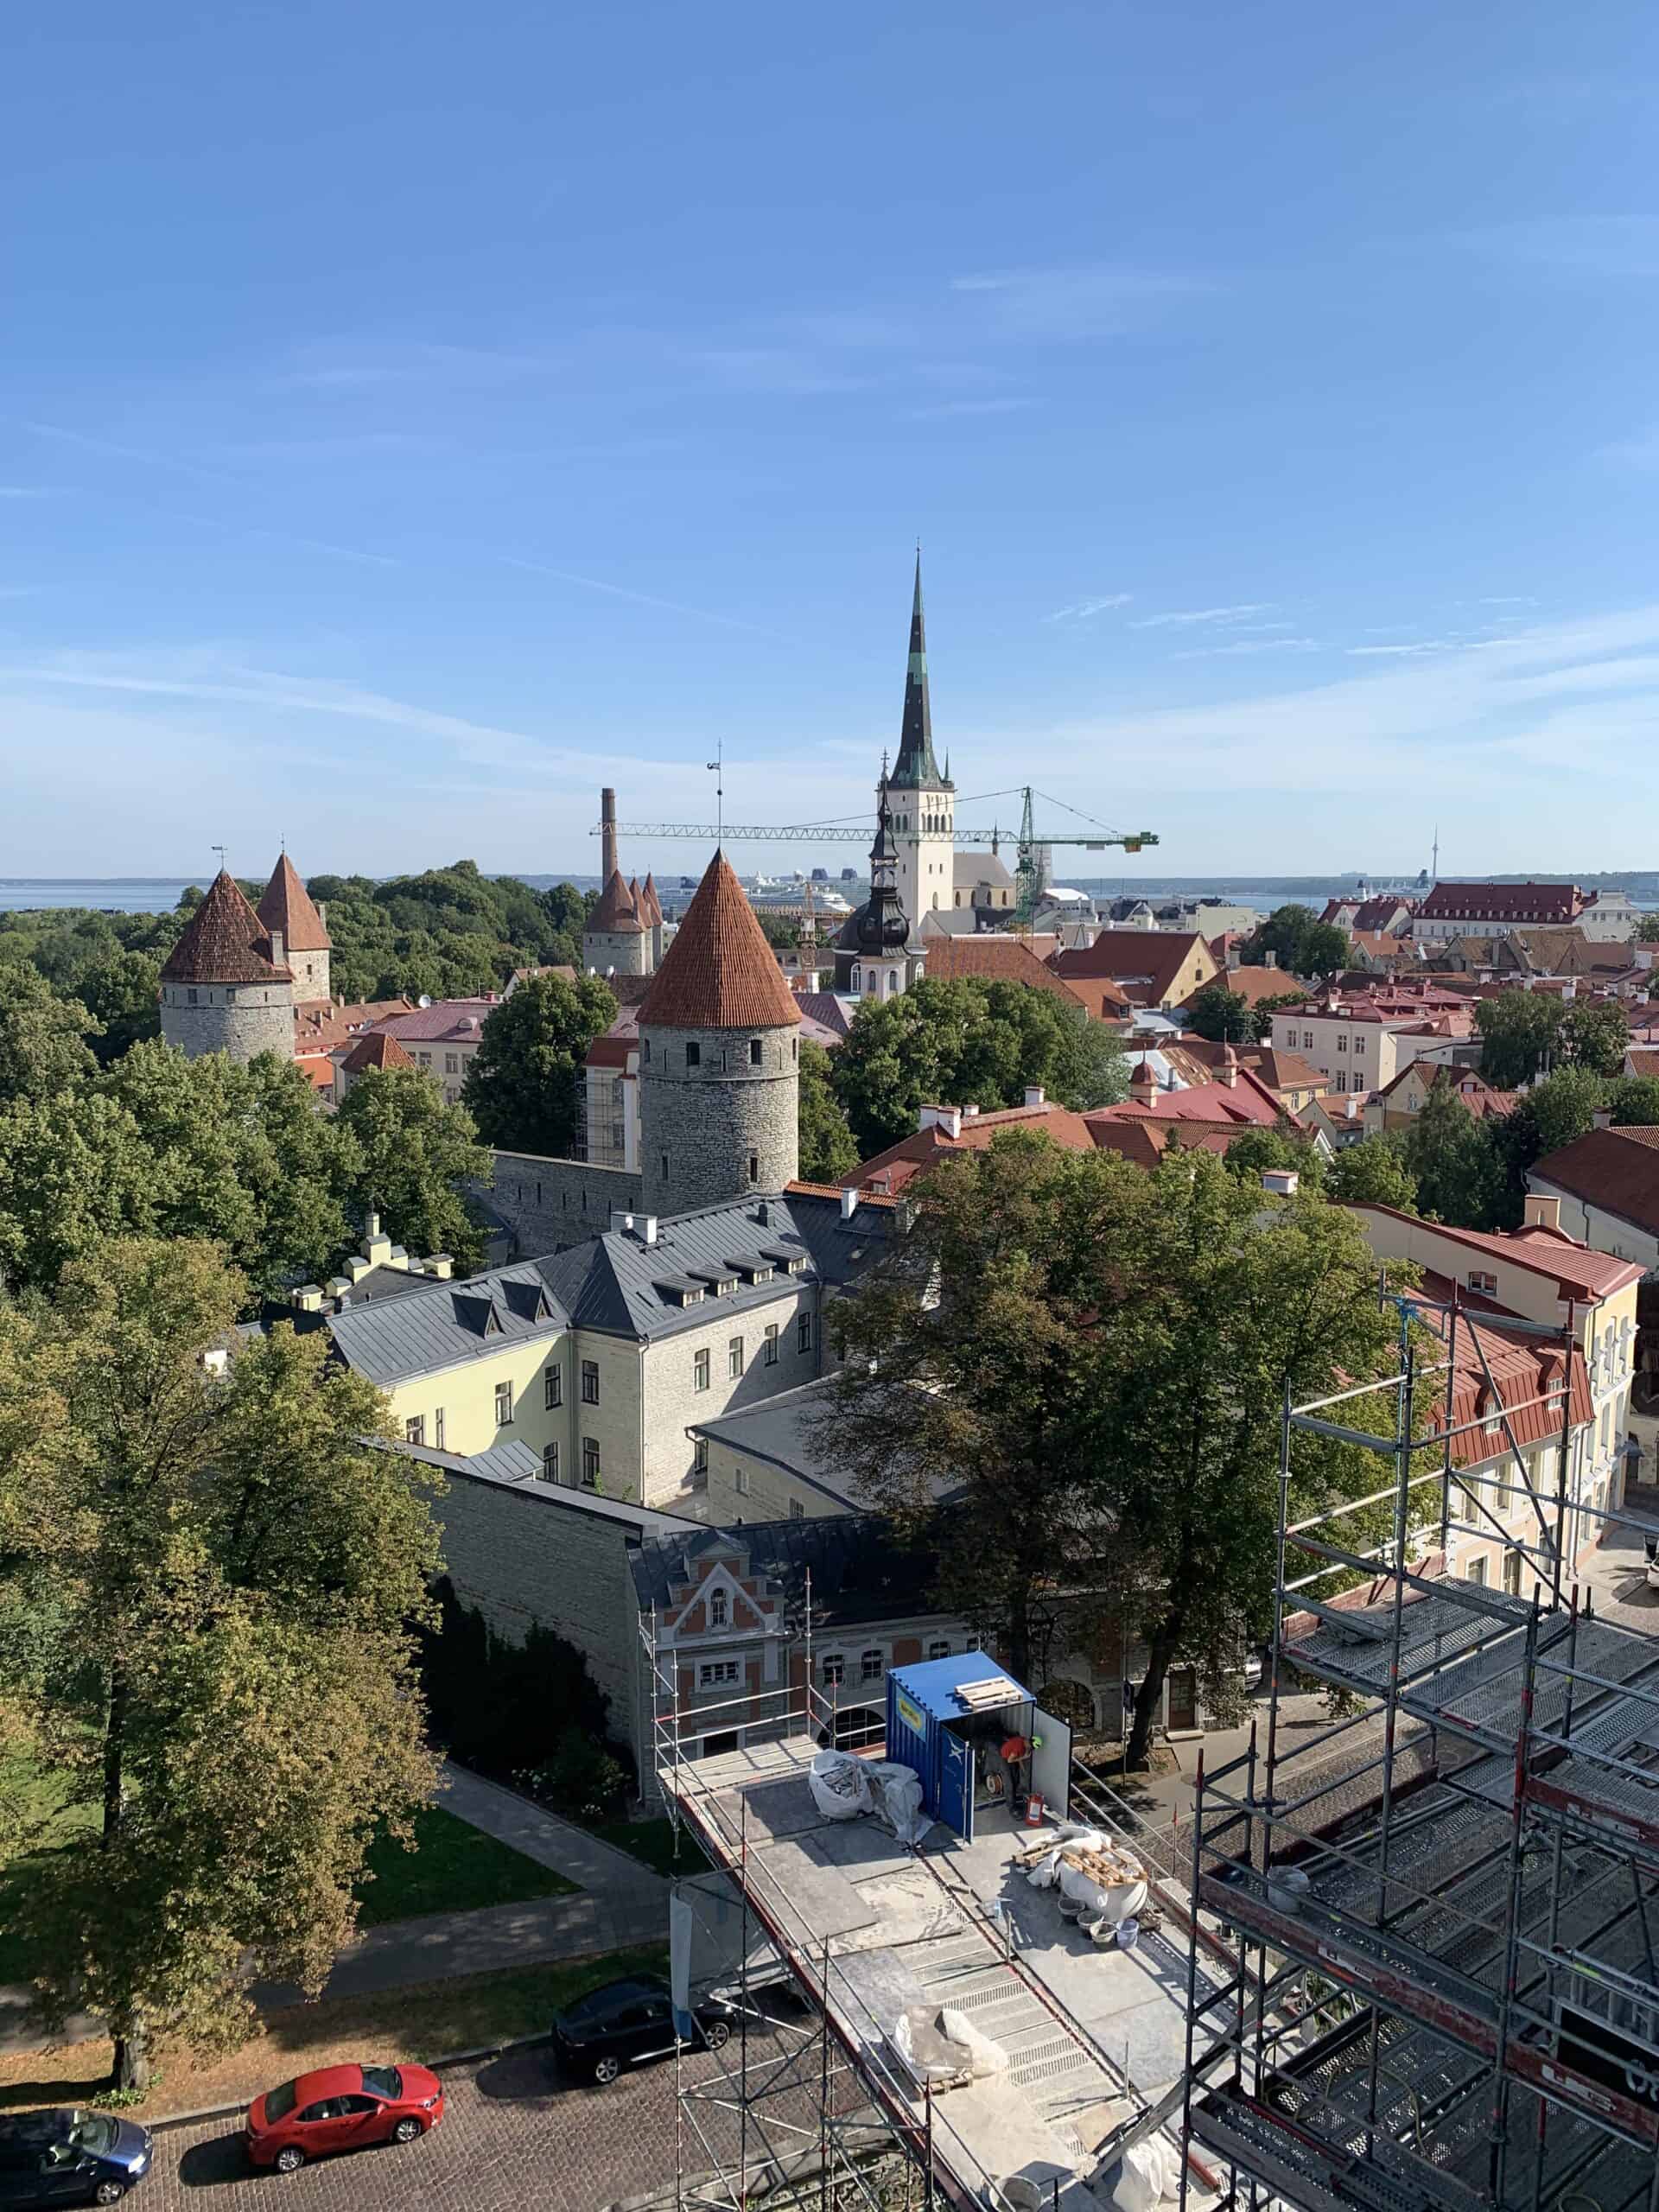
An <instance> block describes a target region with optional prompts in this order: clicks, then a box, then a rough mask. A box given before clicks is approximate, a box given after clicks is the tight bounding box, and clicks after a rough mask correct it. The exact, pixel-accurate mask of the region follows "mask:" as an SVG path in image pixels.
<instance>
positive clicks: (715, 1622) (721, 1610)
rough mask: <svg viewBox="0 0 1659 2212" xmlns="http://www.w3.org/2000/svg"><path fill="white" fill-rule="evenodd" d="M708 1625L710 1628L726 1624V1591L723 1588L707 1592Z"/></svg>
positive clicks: (721, 1626)
mask: <svg viewBox="0 0 1659 2212" xmlns="http://www.w3.org/2000/svg"><path fill="white" fill-rule="evenodd" d="M725 1625H726V1592H724V1591H723V1590H711V1591H710V1592H709V1627H710V1628H724V1627H725Z"/></svg>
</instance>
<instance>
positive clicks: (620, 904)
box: [585, 868, 645, 936]
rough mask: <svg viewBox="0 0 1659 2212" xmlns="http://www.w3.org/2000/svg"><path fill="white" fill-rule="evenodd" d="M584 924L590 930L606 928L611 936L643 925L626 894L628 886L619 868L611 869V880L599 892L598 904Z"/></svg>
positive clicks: (640, 927) (641, 927)
mask: <svg viewBox="0 0 1659 2212" xmlns="http://www.w3.org/2000/svg"><path fill="white" fill-rule="evenodd" d="M585 926H586V927H587V928H588V929H590V930H607V931H609V932H610V933H611V935H612V936H615V935H617V934H618V933H619V932H620V933H622V934H624V935H626V932H627V931H629V930H639V929H643V928H644V927H645V924H644V923H643V922H642V921H641V920H640V918H639V915H638V913H637V912H635V910H634V904H633V901H632V899H631V898H630V897H629V896H628V887H627V885H626V883H624V882H623V880H622V871H621V869H620V868H613V869H612V870H611V880H610V881H609V882H608V883H607V885H606V886H605V888H604V889H603V890H602V891H601V893H600V894H599V904H598V906H595V907H594V911H593V912H592V913H591V914H589V916H588V920H587V923H586V925H585Z"/></svg>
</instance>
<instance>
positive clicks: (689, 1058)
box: [685, 1045, 702, 1068]
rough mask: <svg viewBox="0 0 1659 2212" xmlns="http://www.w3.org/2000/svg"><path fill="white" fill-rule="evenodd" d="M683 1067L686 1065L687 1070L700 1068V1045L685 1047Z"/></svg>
mask: <svg viewBox="0 0 1659 2212" xmlns="http://www.w3.org/2000/svg"><path fill="white" fill-rule="evenodd" d="M685 1065H687V1067H689V1068H696V1067H701V1066H702V1046H701V1045H688V1046H686V1048H685Z"/></svg>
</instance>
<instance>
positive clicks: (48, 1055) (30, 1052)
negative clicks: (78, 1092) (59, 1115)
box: [0, 961, 103, 1105]
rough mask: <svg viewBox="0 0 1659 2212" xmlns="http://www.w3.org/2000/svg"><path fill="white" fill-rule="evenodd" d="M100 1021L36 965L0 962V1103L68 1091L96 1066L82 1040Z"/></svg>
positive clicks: (93, 1033) (95, 1031)
mask: <svg viewBox="0 0 1659 2212" xmlns="http://www.w3.org/2000/svg"><path fill="white" fill-rule="evenodd" d="M102 1028H103V1025H102V1023H101V1022H99V1020H98V1019H97V1018H96V1016H95V1015H94V1014H92V1011H91V1010H90V1008H88V1007H86V1006H83V1005H82V1003H81V1002H80V1001H79V999H75V998H62V997H60V996H59V995H58V994H57V993H56V992H55V991H54V990H53V988H52V987H51V985H50V984H49V983H48V982H47V980H46V978H45V977H44V976H42V975H41V974H40V972H39V971H38V969H34V968H25V967H21V966H19V965H17V964H16V963H14V962H10V961H7V962H5V963H0V1105H5V1104H8V1103H10V1102H11V1101H12V1100H14V1099H18V1098H29V1099H35V1100H42V1101H43V1100H45V1099H48V1098H55V1097H57V1096H59V1095H60V1093H61V1092H63V1091H66V1090H73V1089H74V1087H75V1085H76V1084H79V1083H80V1082H82V1081H83V1080H84V1079H85V1078H86V1077H87V1076H89V1075H91V1074H92V1072H93V1071H94V1070H95V1069H96V1067H97V1065H98V1063H97V1061H96V1060H95V1059H94V1058H92V1052H91V1050H90V1048H89V1046H88V1044H87V1039H88V1038H90V1037H96V1036H98V1035H99V1034H100V1033H101V1032H102Z"/></svg>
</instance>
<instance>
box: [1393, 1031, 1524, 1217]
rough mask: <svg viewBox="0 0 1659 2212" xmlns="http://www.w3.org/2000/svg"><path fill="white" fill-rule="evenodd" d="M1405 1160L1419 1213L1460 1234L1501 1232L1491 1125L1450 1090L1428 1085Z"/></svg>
mask: <svg viewBox="0 0 1659 2212" xmlns="http://www.w3.org/2000/svg"><path fill="white" fill-rule="evenodd" d="M1487 1003H1489V1004H1490V1003H1491V1001H1487ZM1403 1156H1404V1160H1405V1165H1406V1167H1407V1170H1408V1173H1410V1174H1412V1175H1413V1176H1414V1178H1415V1179H1416V1183H1417V1210H1418V1211H1419V1212H1420V1213H1422V1214H1425V1215H1428V1216H1431V1217H1433V1219H1434V1220H1436V1221H1444V1222H1447V1223H1449V1224H1451V1225H1452V1227H1454V1228H1458V1229H1500V1228H1502V1227H1503V1223H1504V1215H1505V1209H1506V1192H1507V1183H1506V1179H1505V1173H1504V1162H1503V1155H1502V1154H1501V1153H1500V1152H1499V1150H1498V1147H1497V1143H1496V1141H1495V1140H1494V1138H1493V1135H1492V1124H1491V1122H1484V1121H1477V1120H1476V1118H1475V1116H1473V1115H1472V1114H1471V1112H1470V1111H1469V1109H1468V1108H1467V1107H1466V1106H1465V1104H1464V1103H1463V1101H1462V1099H1461V1098H1459V1096H1458V1094H1457V1092H1456V1091H1455V1090H1452V1088H1451V1086H1450V1085H1449V1084H1443V1083H1436V1084H1430V1086H1429V1090H1428V1094H1427V1096H1426V1097H1425V1099H1424V1100H1423V1104H1422V1110H1421V1113H1420V1114H1418V1116H1417V1117H1416V1119H1415V1120H1414V1122H1412V1125H1411V1127H1410V1128H1409V1129H1408V1132H1407V1134H1406V1141H1405V1146H1404V1154H1403Z"/></svg>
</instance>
